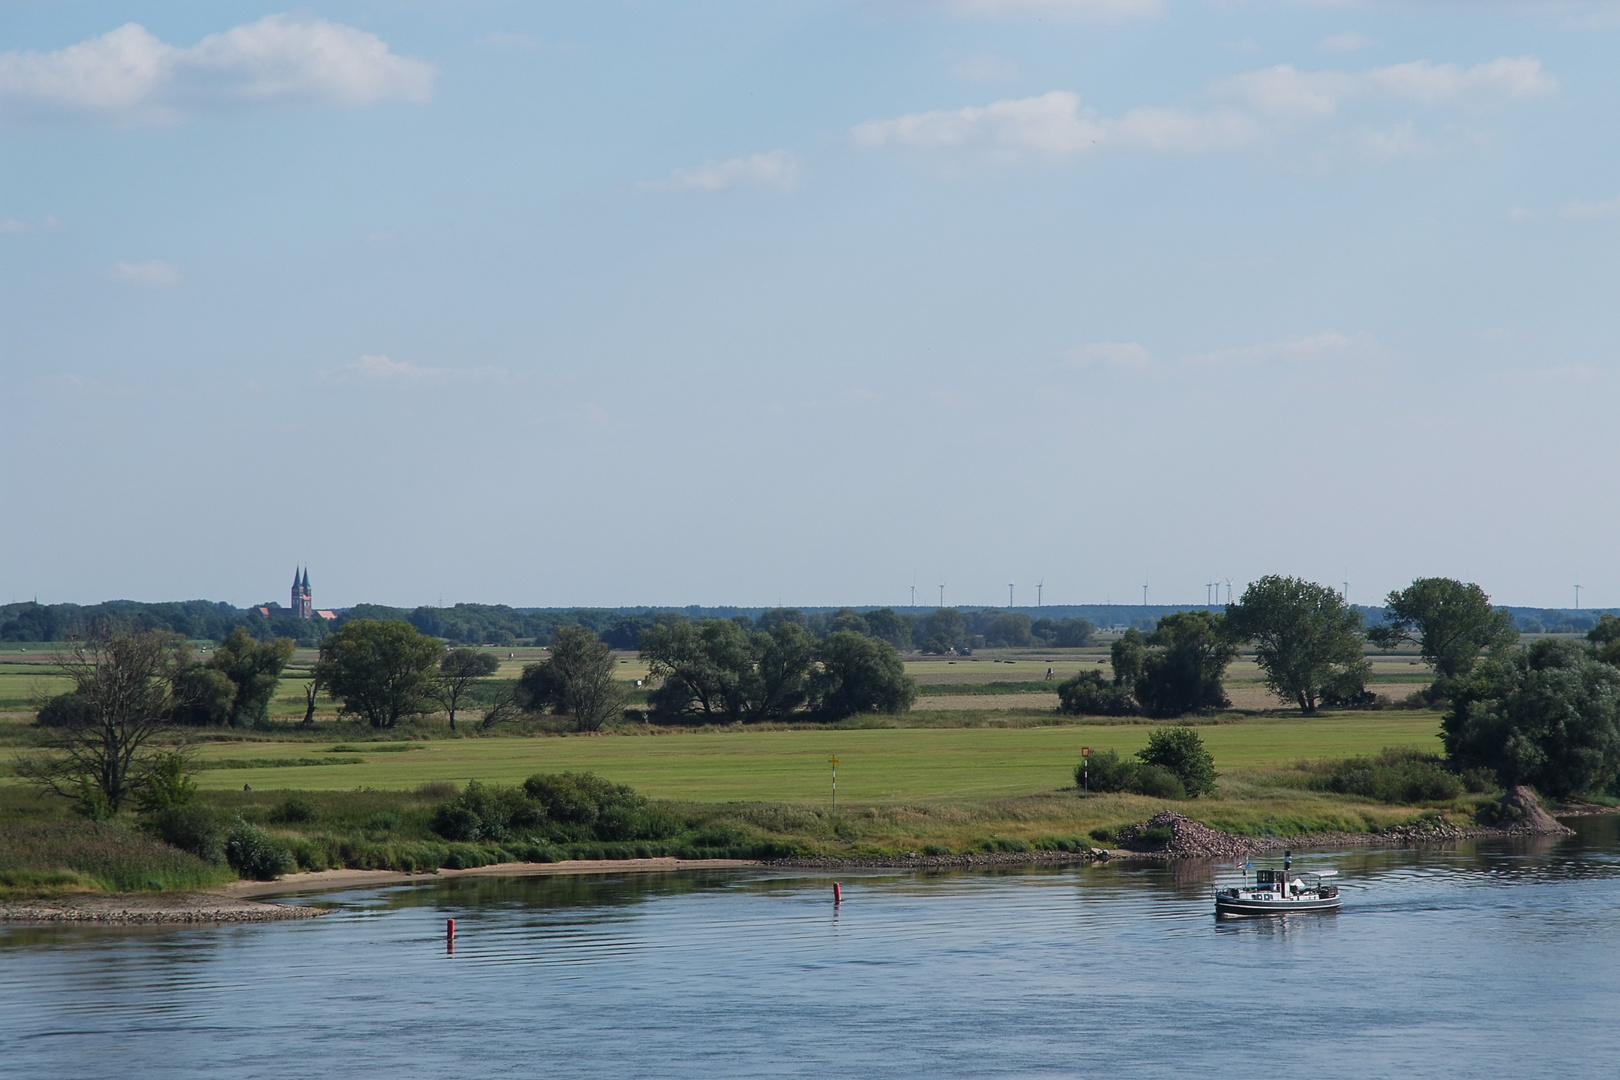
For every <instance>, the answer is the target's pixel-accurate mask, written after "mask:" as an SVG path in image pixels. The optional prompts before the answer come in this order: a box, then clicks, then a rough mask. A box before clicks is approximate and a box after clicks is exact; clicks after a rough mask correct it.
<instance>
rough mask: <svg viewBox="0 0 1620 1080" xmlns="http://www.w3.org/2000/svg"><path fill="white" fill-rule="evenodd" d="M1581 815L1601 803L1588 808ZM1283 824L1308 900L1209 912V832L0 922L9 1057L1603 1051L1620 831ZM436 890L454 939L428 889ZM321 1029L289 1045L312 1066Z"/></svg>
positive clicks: (392, 1063) (1379, 1071) (871, 1064)
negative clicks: (291, 908)
mask: <svg viewBox="0 0 1620 1080" xmlns="http://www.w3.org/2000/svg"><path fill="white" fill-rule="evenodd" d="M1605 828H1606V830H1607V831H1605ZM1605 828H1586V829H1584V830H1583V833H1582V835H1581V836H1579V837H1576V838H1574V839H1572V840H1560V841H1555V842H1552V843H1545V842H1518V841H1513V842H1499V843H1494V844H1472V845H1470V844H1463V845H1458V846H1455V847H1452V848H1430V849H1423V850H1407V851H1391V852H1369V851H1350V852H1339V853H1330V854H1308V855H1302V856H1301V857H1300V860H1299V861H1298V862H1297V863H1296V865H1298V866H1301V867H1304V868H1329V867H1332V868H1336V869H1339V870H1340V871H1341V874H1342V880H1343V883H1344V886H1345V894H1346V907H1345V910H1344V911H1343V912H1342V913H1340V914H1339V915H1337V916H1310V917H1304V918H1293V917H1290V918H1286V919H1269V920H1253V921H1239V922H1229V923H1219V924H1217V923H1216V921H1215V920H1214V918H1213V917H1212V915H1211V913H1210V900H1209V890H1210V889H1211V888H1212V887H1213V886H1214V885H1215V884H1216V882H1217V881H1224V880H1227V879H1235V876H1236V873H1237V872H1236V870H1235V869H1234V868H1232V867H1231V866H1230V865H1228V866H1225V867H1223V866H1220V865H1218V864H1180V865H1177V866H1174V867H1163V866H1122V865H1103V866H1093V867H1073V868H1065V869H1057V870H1053V869H1042V870H1010V871H1001V872H995V873H983V874H922V875H912V874H860V875H849V876H846V877H844V878H843V881H844V883H845V896H846V902H845V903H844V905H843V906H842V907H841V908H838V909H834V907H833V905H832V904H831V903H830V899H831V897H830V879H829V878H827V877H825V876H808V875H804V874H788V873H768V872H766V873H743V874H720V873H714V874H693V875H645V876H638V875H627V874H626V875H616V874H608V875H600V876H595V877H591V878H576V879H566V880H565V879H556V878H551V879H546V878H532V879H517V880H506V881H501V880H498V879H483V880H474V879H463V880H460V881H455V882H446V883H443V884H442V885H439V886H434V887H426V888H409V889H390V890H381V891H376V892H369V893H355V894H344V895H340V896H337V897H334V898H327V899H328V901H332V902H335V903H337V905H338V910H337V911H335V912H334V913H333V914H331V915H328V916H326V917H324V918H322V919H319V920H313V921H309V922H298V923H277V924H262V925H251V926H232V927H219V928H213V929H199V928H193V929H184V928H168V929H146V930H143V931H141V932H136V933H125V934H109V933H106V932H99V933H96V932H90V933H80V932H76V931H74V930H71V929H64V930H60V931H58V930H56V929H55V928H53V929H52V930H50V931H48V932H46V931H21V930H15V929H14V930H5V931H0V971H3V973H4V976H5V977H4V978H3V979H0V1016H4V1017H5V1022H4V1023H3V1024H0V1055H3V1056H0V1060H4V1061H5V1062H6V1063H7V1066H8V1069H9V1070H11V1071H13V1072H14V1073H15V1075H18V1076H28V1077H40V1078H45V1080H50V1078H55V1077H69V1076H75V1077H76V1076H83V1075H118V1076H120V1077H125V1076H127V1077H136V1078H140V1077H158V1076H162V1077H171V1076H172V1077H191V1076H199V1077H200V1076H208V1077H224V1078H234V1077H250V1076H269V1075H275V1076H278V1077H280V1076H285V1075H288V1073H289V1072H290V1073H291V1074H293V1075H301V1074H302V1073H303V1072H306V1071H307V1072H311V1073H312V1074H318V1075H322V1076H331V1077H349V1076H355V1077H361V1076H364V1077H372V1076H376V1075H379V1074H397V1075H400V1076H411V1077H414V1076H446V1077H449V1076H463V1075H466V1074H467V1072H468V1070H469V1067H470V1066H476V1069H477V1071H478V1073H480V1074H483V1073H491V1074H506V1073H516V1074H522V1075H533V1074H535V1073H544V1074H545V1075H547V1076H578V1077H620V1076H671V1077H688V1076H690V1077H704V1078H715V1077H732V1076H750V1077H751V1076H766V1075H776V1076H807V1075H815V1076H823V1075H825V1074H827V1073H836V1074H838V1075H850V1076H864V1075H881V1076H885V1077H890V1076H892V1077H899V1078H902V1080H905V1078H910V1077H927V1078H929V1080H937V1078H939V1077H942V1076H1097V1077H1161V1076H1167V1075H1187V1074H1191V1073H1194V1072H1200V1073H1202V1072H1210V1071H1214V1070H1231V1069H1233V1068H1238V1067H1241V1065H1240V1063H1241V1062H1243V1061H1245V1060H1254V1059H1255V1058H1257V1057H1258V1056H1259V1055H1262V1054H1266V1055H1275V1054H1282V1055H1284V1057H1283V1058H1277V1059H1274V1062H1275V1061H1282V1060H1286V1063H1287V1066H1288V1068H1289V1071H1291V1072H1307V1073H1316V1074H1320V1075H1327V1076H1369V1077H1381V1076H1397V1075H1399V1076H1403V1077H1404V1076H1409V1075H1425V1076H1444V1077H1473V1076H1481V1077H1483V1076H1500V1075H1510V1074H1513V1073H1516V1072H1521V1071H1523V1072H1529V1071H1530V1070H1532V1069H1536V1070H1540V1069H1542V1068H1544V1067H1545V1064H1546V1062H1545V1052H1546V1048H1547V1047H1556V1048H1557V1058H1558V1061H1559V1069H1558V1073H1559V1075H1560V1076H1573V1077H1586V1076H1593V1077H1596V1076H1607V1075H1608V1074H1609V1072H1610V1070H1609V1068H1608V1067H1607V1064H1606V1063H1607V1062H1610V1061H1613V1060H1620V1042H1617V1037H1616V1035H1615V1034H1614V1031H1615V1029H1616V1025H1615V1024H1614V1023H1613V1022H1612V1013H1613V1007H1614V1005H1615V1004H1616V1003H1617V1001H1620V975H1617V972H1620V916H1617V914H1616V913H1617V912H1620V858H1617V854H1620V844H1617V842H1616V836H1615V833H1614V829H1613V827H1612V823H1611V824H1610V825H1608V826H1606V827H1605ZM445 918H455V919H456V920H457V924H458V931H459V933H458V938H457V942H456V946H455V949H454V952H453V953H447V951H446V949H445V945H444V942H443V920H444V919H445ZM310 1062H318V1063H319V1067H318V1068H310V1067H308V1066H309V1063H310Z"/></svg>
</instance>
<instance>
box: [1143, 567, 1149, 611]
mask: <svg viewBox="0 0 1620 1080" xmlns="http://www.w3.org/2000/svg"><path fill="white" fill-rule="evenodd" d="M1147 585H1148V583H1147V575H1146V574H1143V575H1142V614H1144V615H1146V614H1147Z"/></svg>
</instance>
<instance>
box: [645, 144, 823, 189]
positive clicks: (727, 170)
mask: <svg viewBox="0 0 1620 1080" xmlns="http://www.w3.org/2000/svg"><path fill="white" fill-rule="evenodd" d="M798 180H799V157H798V155H797V154H795V153H794V152H793V151H791V150H765V151H762V152H761V153H758V154H749V155H748V156H746V157H734V158H728V159H727V160H725V161H709V160H705V161H704V162H703V164H701V165H698V166H695V167H693V168H690V169H675V170H674V171H672V172H671V173H670V174H669V175H668V176H667V177H665V178H664V179H662V180H649V181H647V182H645V183H644V184H642V185H641V186H642V187H644V188H646V189H648V190H651V191H723V190H725V189H726V188H735V187H752V188H775V189H777V190H779V191H789V190H791V189H792V188H793V185H794V184H796V183H798Z"/></svg>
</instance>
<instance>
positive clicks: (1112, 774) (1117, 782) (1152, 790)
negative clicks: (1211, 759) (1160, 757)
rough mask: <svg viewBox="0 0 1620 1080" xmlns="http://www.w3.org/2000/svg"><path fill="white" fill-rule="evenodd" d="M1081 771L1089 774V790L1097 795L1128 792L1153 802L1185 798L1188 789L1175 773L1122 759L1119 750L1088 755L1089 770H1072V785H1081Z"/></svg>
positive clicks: (1160, 767) (1159, 766)
mask: <svg viewBox="0 0 1620 1080" xmlns="http://www.w3.org/2000/svg"><path fill="white" fill-rule="evenodd" d="M1083 771H1089V774H1090V779H1089V781H1088V783H1089V785H1090V790H1092V791H1097V792H1114V791H1123V792H1130V793H1131V794H1133V795H1148V796H1151V797H1153V798H1155V799H1185V798H1186V797H1187V789H1186V787H1185V786H1184V785H1183V784H1182V782H1181V780H1180V779H1178V778H1177V777H1176V776H1175V774H1173V773H1172V772H1170V770H1168V769H1166V768H1164V767H1163V766H1161V765H1152V764H1147V763H1145V762H1141V761H1132V760H1131V759H1130V758H1127V757H1121V756H1120V755H1119V753H1118V751H1115V750H1102V751H1099V752H1098V753H1095V754H1092V755H1091V764H1090V768H1089V770H1087V769H1086V767H1085V766H1084V765H1081V766H1078V767H1076V768H1075V770H1074V782H1075V786H1077V787H1078V786H1079V785H1080V782H1081V774H1082V772H1083Z"/></svg>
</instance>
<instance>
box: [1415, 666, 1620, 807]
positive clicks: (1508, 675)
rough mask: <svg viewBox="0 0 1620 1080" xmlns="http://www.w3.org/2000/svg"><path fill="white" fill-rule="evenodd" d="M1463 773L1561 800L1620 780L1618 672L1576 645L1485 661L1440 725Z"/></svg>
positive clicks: (1462, 687) (1449, 753)
mask: <svg viewBox="0 0 1620 1080" xmlns="http://www.w3.org/2000/svg"><path fill="white" fill-rule="evenodd" d="M1440 730H1441V735H1442V737H1443V738H1444V739H1445V744H1446V755H1447V756H1448V757H1449V758H1450V759H1451V760H1452V761H1453V762H1454V763H1455V764H1456V765H1457V766H1459V767H1463V768H1466V767H1470V766H1485V767H1486V768H1489V769H1493V770H1495V772H1496V775H1497V778H1498V779H1499V780H1500V781H1501V782H1502V783H1503V784H1506V785H1513V784H1530V785H1531V786H1533V787H1535V788H1537V789H1539V790H1540V791H1542V792H1544V793H1545V794H1548V795H1553V796H1556V797H1563V796H1566V795H1571V794H1577V793H1581V792H1589V791H1597V790H1601V789H1603V788H1605V787H1607V786H1609V785H1610V784H1613V783H1614V782H1615V778H1616V777H1617V776H1620V669H1617V668H1615V667H1614V666H1613V665H1611V664H1606V663H1603V662H1602V661H1600V660H1597V659H1595V658H1594V657H1593V656H1592V655H1591V653H1590V652H1589V651H1588V650H1587V649H1585V648H1584V647H1582V646H1581V645H1580V644H1579V643H1578V642H1573V641H1557V640H1551V641H1538V642H1536V643H1535V644H1533V645H1531V646H1530V648H1528V649H1526V650H1524V651H1522V652H1520V651H1515V652H1511V653H1503V654H1500V655H1498V656H1495V657H1492V658H1490V659H1488V660H1485V661H1483V662H1481V663H1480V664H1479V665H1478V667H1477V668H1476V669H1475V671H1474V672H1473V673H1472V674H1471V675H1470V676H1468V677H1467V678H1465V679H1463V680H1461V681H1460V682H1459V683H1458V685H1457V686H1456V688H1455V693H1454V696H1453V697H1452V703H1451V710H1450V711H1449V712H1448V713H1447V714H1446V716H1445V718H1444V719H1443V720H1442V721H1441V725H1440Z"/></svg>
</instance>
